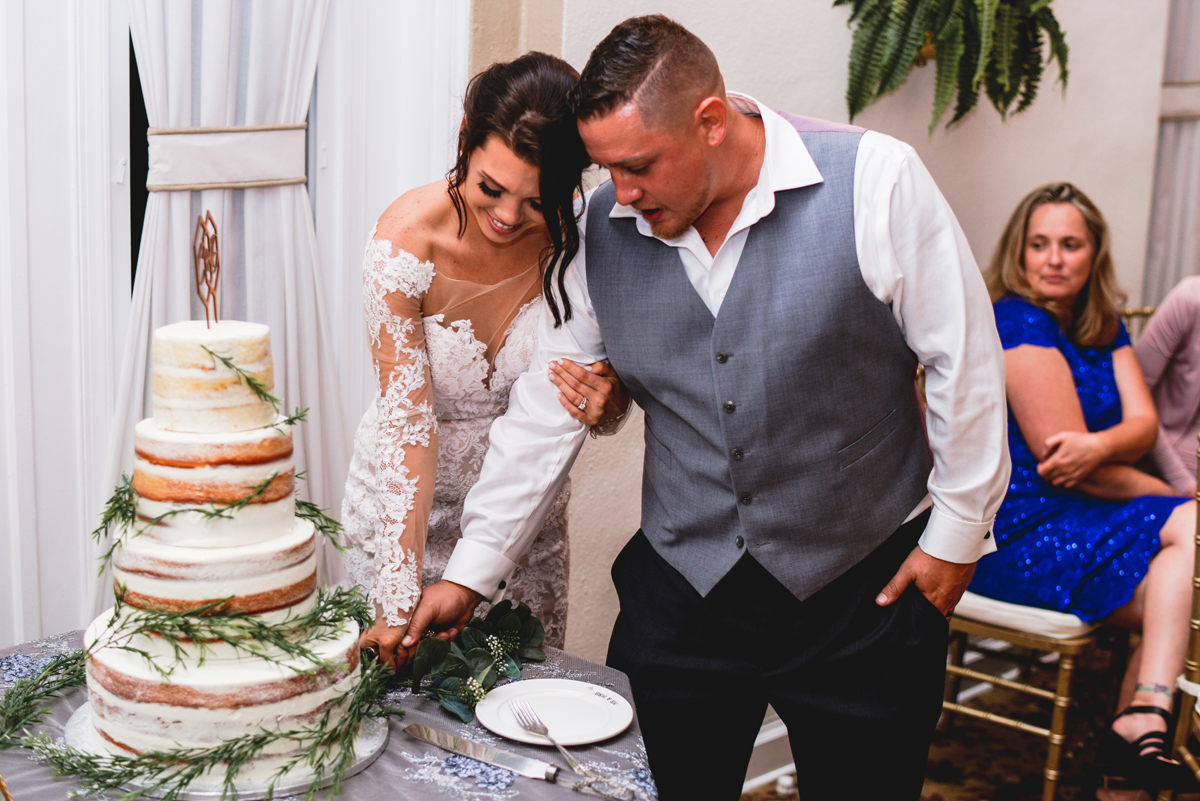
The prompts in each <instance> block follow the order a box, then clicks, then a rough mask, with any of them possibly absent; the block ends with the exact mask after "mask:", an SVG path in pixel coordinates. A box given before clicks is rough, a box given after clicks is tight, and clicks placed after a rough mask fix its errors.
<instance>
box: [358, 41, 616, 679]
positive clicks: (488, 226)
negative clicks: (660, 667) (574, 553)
mask: <svg viewBox="0 0 1200 801" xmlns="http://www.w3.org/2000/svg"><path fill="white" fill-rule="evenodd" d="M577 78H578V73H576V72H575V70H574V69H572V68H571V66H570V65H569V64H567V63H566V62H565V61H562V60H561V59H558V58H555V57H553V56H549V55H546V54H544V53H529V54H527V55H524V56H522V57H520V58H518V59H516V60H515V61H511V62H508V63H504V64H494V65H492V66H491V67H489V68H488V69H487V70H485V71H484V72H482V73H480V74H479V75H477V76H476V77H475V78H474V79H473V80H472V81H471V82H470V84H469V85H468V87H467V92H466V97H465V99H464V102H463V106H464V116H463V122H462V127H461V129H460V130H459V136H458V157H457V161H456V163H455V165H454V168H453V169H452V170H451V171H450V173H449V175H448V176H447V178H446V180H443V181H437V182H435V183H432V184H429V185H428V186H423V187H420V188H418V189H414V190H412V191H410V192H407V193H405V194H404V195H402V196H401V197H400V198H399V199H397V200H396V201H395V202H394V203H392V205H391V206H390V207H389V208H388V209H387V210H386V211H385V212H384V213H383V215H382V216H381V217H380V218H379V221H378V223H376V226H375V229H374V231H373V232H372V235H371V237H370V242H369V243H368V245H367V250H366V256H365V259H364V263H363V289H364V295H365V307H366V319H367V331H368V333H369V335H370V340H371V354H372V357H373V360H374V364H375V374H376V378H377V379H378V387H379V394H378V395H377V396H376V398H375V400H374V402H373V403H372V404H371V405H370V407H369V408H368V409H367V412H366V414H365V415H364V416H363V419H362V422H361V423H360V424H359V426H358V431H357V433H356V435H355V440H354V455H353V458H352V459H351V462H350V473H349V476H348V478H347V480H346V495H345V501H344V502H343V505H342V522H343V525H344V527H345V532H346V535H347V539H348V540H349V544H350V549H349V550H348V551H347V552H346V554H345V564H346V571H347V574H348V575H349V577H350V580H351V581H352V582H354V583H357V584H358V585H359V586H361V587H362V588H363V589H364V590H365V591H366V594H367V597H368V599H369V600H370V601H371V603H372V604H373V606H374V608H375V614H376V621H375V625H374V626H373V627H371V628H370V629H369V630H368V631H366V632H364V634H363V636H362V639H361V643H360V644H361V645H362V646H363V647H370V646H377V647H378V649H379V651H380V655H381V657H382V658H383V659H384V661H386V662H388V663H389V664H395V662H396V658H397V656H400V657H401V659H400V661H401V662H403V661H405V659H404V658H403V656H404V654H403V653H402V652H401V653H399V654H398V653H397V646H398V645H399V642H400V639H401V637H402V636H403V634H404V632H405V630H406V628H407V626H408V622H409V619H410V617H411V613H412V610H413V609H414V608H415V607H416V604H417V601H418V600H419V598H420V593H421V586H422V585H429V584H431V583H433V582H435V581H437V580H438V579H439V578H440V577H441V574H442V570H443V569H444V568H445V565H446V561H447V560H448V559H449V557H450V553H451V551H452V550H453V549H454V544H455V542H456V541H457V540H458V538H459V536H460V532H459V518H460V516H461V515H462V507H463V498H464V497H465V496H466V494H467V491H468V490H469V489H470V488H471V486H472V485H473V484H474V483H475V481H476V479H477V478H478V476H479V470H480V467H481V465H482V463H483V456H484V454H485V453H486V451H487V446H488V429H489V428H490V427H491V424H492V421H493V420H495V418H496V417H498V416H500V415H502V414H503V413H504V411H505V409H507V407H508V392H509V388H510V387H511V385H512V383H513V382H514V381H515V380H516V378H517V376H519V375H520V374H521V373H522V372H524V371H525V369H526V368H527V367H528V366H529V363H530V361H531V359H532V357H533V353H534V347H535V344H536V341H535V337H536V332H537V321H538V317H539V315H541V314H543V313H548V314H552V315H553V317H554V319H555V320H556V321H557V320H559V319H560V318H561V315H563V314H569V310H567V309H561V310H560V309H559V308H558V307H557V305H556V304H555V302H554V300H553V299H552V298H551V299H550V300H548V301H547V300H543V297H542V296H543V289H545V294H546V297H548V298H549V297H550V293H549V289H550V288H551V287H552V286H553V284H554V275H555V272H556V271H555V270H554V267H555V265H559V270H558V271H557V273H558V274H559V276H561V272H562V265H565V264H567V263H568V262H569V261H570V260H571V258H573V257H574V255H575V253H576V252H577V251H578V249H579V234H578V232H577V230H576V227H575V221H576V217H575V209H574V201H573V197H574V195H575V194H576V193H577V192H579V190H580V176H581V173H582V171H583V169H584V168H585V167H586V166H587V165H588V164H589V160H588V156H587V151H586V150H585V149H584V147H583V143H582V142H581V141H580V139H579V134H578V132H577V131H576V128H575V121H574V117H573V116H572V115H571V113H570V112H569V110H568V108H567V102H566V98H567V93H568V92H569V91H570V89H571V87H572V86H574V84H575V81H576V79H577ZM560 280H561V279H560ZM547 307H548V308H547ZM556 373H557V374H554V375H552V380H554V381H555V383H556V384H557V386H558V387H559V390H560V393H559V399H560V401H561V402H562V404H563V405H564V406H565V407H566V408H567V410H568V411H569V412H570V413H571V414H572V415H573V416H574V417H575V418H576V419H578V420H580V421H582V422H584V423H587V424H588V425H593V426H594V425H598V424H600V423H601V422H608V421H610V420H612V419H615V418H617V417H619V416H620V415H622V414H623V413H624V410H625V409H626V408H627V407H628V404H629V401H628V396H626V395H625V394H624V392H623V390H622V389H621V387H620V383H619V381H618V380H617V379H616V374H615V373H614V371H613V370H612V368H611V367H610V366H609V365H607V364H605V363H595V364H592V365H588V366H586V367H584V366H580V365H576V364H573V363H570V362H566V363H564V364H562V365H559V367H558V370H557V371H556ZM568 494H569V487H567V488H564V490H563V492H562V493H561V494H560V496H559V497H558V499H557V500H556V502H555V504H554V506H553V507H552V509H551V511H550V514H549V516H548V518H547V519H546V522H545V524H544V526H543V528H542V531H541V533H540V534H539V535H538V538H537V540H536V542H535V544H534V546H533V548H532V550H531V551H530V553H529V555H528V556H527V557H526V558H525V559H524V560H523V561H522V562H521V565H520V567H519V568H518V569H517V570H516V571H515V572H514V573H513V576H512V577H511V578H510V580H509V585H508V597H510V598H513V599H514V600H523V601H525V603H527V604H529V606H530V607H531V608H532V609H533V612H534V614H535V615H536V616H537V617H538V618H539V619H541V621H542V622H543V624H544V625H545V627H546V635H547V637H546V641H547V643H549V644H550V645H554V646H557V647H562V644H563V638H564V636H565V630H566V612H567V602H566V597H567V565H568V561H567V560H568V552H567V527H566V503H567V496H568Z"/></svg>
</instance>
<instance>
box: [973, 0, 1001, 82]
mask: <svg viewBox="0 0 1200 801" xmlns="http://www.w3.org/2000/svg"><path fill="white" fill-rule="evenodd" d="M999 7H1000V0H975V10H976V12H977V14H976V19H977V20H978V21H979V28H978V30H979V63H978V64H977V65H976V66H975V72H974V74H973V75H972V76H971V89H972V91H973V92H975V93H976V94H978V92H979V84H980V82H982V81H983V74H984V70H985V69H986V68H987V63H988V57H989V56H990V55H991V52H992V41H993V36H994V34H995V31H996V9H997V8H999Z"/></svg>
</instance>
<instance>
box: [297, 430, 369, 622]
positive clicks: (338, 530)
mask: <svg viewBox="0 0 1200 801" xmlns="http://www.w3.org/2000/svg"><path fill="white" fill-rule="evenodd" d="M305 411H307V410H305ZM295 479H296V481H308V471H307V470H301V471H300V472H299V473H297V474H296V475H295ZM296 492H297V494H299V492H300V485H299V484H297V485H296ZM296 517H299V518H301V519H303V520H307V521H309V522H310V523H312V524H313V528H315V529H316V530H317V531H318V532H319V533H320V534H321V536H323V537H324V538H325V539H327V540H329V544H330V545H332V546H333V548H334V550H336V551H337V552H338V553H345V552H346V551H348V550H349V549H350V548H349V546H348V545H344V544H343V543H342V524H341V523H339V522H338V521H336V520H334V519H333V518H332V517H330V516H329V515H328V514H327V513H326V512H325V510H324V509H322V508H321V507H320V506H317V505H316V504H315V503H313V502H312V501H305V500H301V499H300V498H299V497H297V498H296ZM366 627H367V628H370V627H371V621H369V622H368V623H367V626H366Z"/></svg>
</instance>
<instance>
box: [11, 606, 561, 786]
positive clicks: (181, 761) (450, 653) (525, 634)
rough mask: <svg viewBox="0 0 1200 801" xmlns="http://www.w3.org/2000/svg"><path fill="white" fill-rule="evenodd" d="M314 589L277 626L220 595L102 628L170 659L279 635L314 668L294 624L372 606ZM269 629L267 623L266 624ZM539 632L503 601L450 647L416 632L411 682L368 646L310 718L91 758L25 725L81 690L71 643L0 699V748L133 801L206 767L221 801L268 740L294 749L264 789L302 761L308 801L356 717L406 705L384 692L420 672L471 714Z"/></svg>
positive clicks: (257, 651) (448, 701) (390, 713)
mask: <svg viewBox="0 0 1200 801" xmlns="http://www.w3.org/2000/svg"><path fill="white" fill-rule="evenodd" d="M318 592H319V593H320V595H319V596H318V601H317V605H316V607H315V608H314V609H313V610H312V611H311V612H309V613H308V614H307V615H304V616H302V617H299V618H294V619H292V620H289V621H285V622H284V623H282V624H279V625H278V626H274V627H271V626H267V625H266V624H263V623H261V622H259V621H256V620H253V619H252V617H251V616H248V615H246V614H244V613H241V612H226V611H222V610H221V608H220V607H221V606H223V605H224V603H225V601H219V602H214V603H213V604H211V605H209V606H206V607H203V608H202V609H198V610H196V611H195V612H192V613H183V612H178V613H177V612H165V611H162V610H136V611H132V612H131V611H128V610H127V611H125V614H124V615H123V616H120V620H118V617H119V616H118V615H117V614H114V615H113V618H112V620H111V621H110V623H109V628H108V629H106V634H107V635H111V633H112V632H118V633H119V634H120V637H122V638H125V639H126V640H127V639H128V638H130V637H132V636H134V635H136V634H140V633H146V632H151V631H153V632H156V633H157V634H158V635H159V636H161V637H162V639H163V640H164V641H165V642H166V643H167V644H168V645H169V646H170V647H171V649H172V651H173V653H174V654H176V658H178V656H179V655H181V654H182V648H183V645H184V643H195V642H201V641H220V642H223V643H226V644H228V645H230V646H231V647H233V648H235V649H238V650H241V651H242V652H244V653H247V654H253V655H255V656H263V655H264V654H263V653H262V651H261V649H262V646H261V645H260V644H259V643H255V642H253V641H251V640H248V639H247V638H253V637H258V636H264V638H265V639H269V641H270V643H269V644H272V645H277V644H280V643H282V642H286V646H282V645H281V647H287V648H288V649H290V651H291V653H290V655H292V656H295V657H299V658H303V659H309V660H311V661H313V662H314V663H316V664H317V665H318V667H317V668H316V669H322V664H323V663H321V661H320V660H319V659H318V658H317V656H316V654H314V653H313V652H312V651H311V650H310V649H309V648H307V647H306V646H305V645H304V644H303V643H299V642H294V641H291V640H289V639H288V635H289V634H295V633H297V632H300V631H302V630H303V627H304V626H310V627H314V628H321V627H326V626H329V625H332V624H334V623H335V621H339V620H341V621H344V620H346V619H347V618H349V619H352V620H354V621H355V622H356V623H357V624H358V625H359V626H360V628H363V627H366V626H367V625H369V623H370V620H371V616H370V606H369V604H368V603H367V601H366V599H365V598H364V597H363V595H362V592H361V590H359V589H358V588H357V587H353V588H350V589H345V588H335V589H334V590H332V591H328V592H327V591H326V590H325V589H323V588H322V589H321V590H318ZM117 601H118V606H117V607H115V611H119V610H120V608H121V605H122V604H121V593H120V591H119V589H118V595H117ZM272 628H273V629H274V631H271V632H264V631H263V629H272ZM544 638H545V629H544V627H543V626H542V623H541V621H540V620H538V619H537V618H536V617H534V616H533V614H532V612H531V611H530V609H529V607H528V606H526V605H525V604H524V603H521V604H519V605H517V606H516V607H514V606H513V604H512V602H511V601H508V600H504V601H501V602H500V603H498V604H496V605H495V606H494V607H492V609H491V611H489V612H488V614H487V616H486V617H485V618H475V619H474V620H472V621H471V622H470V623H469V624H468V625H467V626H466V627H465V628H464V629H463V631H462V633H461V634H459V635H458V637H457V638H456V639H455V640H454V642H453V643H449V642H446V641H444V640H439V639H436V638H432V637H431V638H427V639H424V640H422V641H421V643H420V644H419V645H418V646H417V653H416V658H415V660H414V662H413V666H412V676H411V678H408V677H402V676H397V675H391V674H389V673H388V670H387V668H386V666H385V665H384V664H383V663H382V662H380V661H379V660H378V658H377V657H376V656H375V654H374V652H372V651H369V650H363V651H360V652H359V653H360V656H361V658H362V670H361V678H360V681H359V683H358V685H357V686H356V687H355V688H354V689H353V690H351V691H349V692H347V693H345V694H344V695H342V696H340V697H338V698H336V699H334V701H333V702H332V703H331V705H330V708H329V709H327V710H326V711H325V713H323V716H322V717H321V718H320V719H319V720H318V722H317V724H316V725H315V726H312V727H305V728H298V729H287V730H268V729H263V730H260V731H258V732H254V733H251V734H246V735H242V736H241V737H237V738H234V739H231V740H227V741H225V742H223V743H221V744H220V745H217V746H212V747H209V748H178V749H170V750H163V751H147V752H144V753H141V754H139V755H137V756H131V757H126V756H109V755H99V754H92V753H88V752H85V751H81V750H79V749H77V748H70V747H64V746H61V745H59V744H56V743H55V742H54V741H53V740H52V739H51V738H50V737H49V736H48V735H46V734H39V735H34V734H32V733H30V729H31V728H32V727H33V726H34V725H36V724H37V723H38V722H39V721H40V720H42V719H43V718H44V717H45V716H46V715H47V714H48V713H49V702H50V699H51V698H52V697H53V696H54V695H55V694H56V693H58V692H60V691H63V690H67V689H70V688H72V687H82V686H84V683H85V664H86V660H87V656H88V653H89V652H88V650H86V649H85V650H78V651H74V652H72V653H69V654H63V655H60V656H58V657H56V658H55V659H54V660H53V661H52V662H51V663H50V664H48V665H47V666H46V667H45V668H43V670H42V671H41V673H39V674H38V675H36V676H33V677H30V678H28V679H21V680H19V681H17V682H16V684H14V685H13V687H12V688H11V689H9V690H8V691H7V692H5V693H4V695H3V696H0V750H3V749H6V748H14V747H20V748H28V749H30V750H32V751H33V752H34V754H36V755H37V756H38V757H39V758H41V759H44V760H45V761H46V762H48V763H49V764H50V765H51V766H52V767H53V768H54V770H55V772H56V773H57V774H58V775H61V776H70V777H73V778H75V779H77V780H79V781H80V782H81V783H82V785H83V788H82V790H80V791H79V792H80V793H83V794H97V793H102V792H105V791H108V790H118V789H121V788H127V787H129V786H130V785H131V784H136V785H138V786H139V787H140V788H141V789H137V790H131V791H129V792H127V793H125V794H123V795H122V796H120V798H122V799H130V800H131V799H135V798H138V797H141V795H142V794H143V792H144V790H147V789H152V790H154V792H155V793H156V794H161V795H162V797H163V798H165V799H167V801H173V799H176V798H178V796H179V794H180V793H182V792H183V791H184V790H186V789H187V787H188V786H189V785H190V784H191V783H192V782H193V781H195V780H196V779H197V778H198V777H200V776H202V775H204V774H205V773H208V772H212V773H214V774H222V773H223V776H224V779H223V781H224V788H223V791H222V793H223V794H222V798H224V797H225V796H226V795H228V794H230V793H233V792H234V791H235V787H234V780H235V778H236V775H237V772H238V770H239V769H240V768H241V766H242V765H244V764H245V763H246V762H247V761H249V760H251V759H254V758H255V757H257V756H258V755H260V754H261V753H262V752H263V750H264V749H265V748H267V747H268V746H270V745H272V744H274V743H278V742H280V741H284V740H288V741H291V742H292V743H294V744H295V745H296V746H297V752H296V753H295V754H294V755H293V756H292V757H289V759H288V760H287V762H286V763H284V764H283V765H281V766H280V768H279V769H278V770H277V771H276V773H275V775H274V776H273V777H272V778H271V779H270V780H269V785H268V796H267V797H268V798H271V797H273V790H274V786H275V784H276V782H277V781H278V780H279V779H280V778H281V777H282V776H283V774H284V773H285V772H286V771H288V770H291V769H293V768H296V767H300V766H304V765H307V766H308V767H309V769H311V770H312V772H313V774H314V783H313V785H312V786H311V787H310V788H309V790H308V792H307V793H306V795H305V798H306V799H312V798H314V797H315V794H316V792H317V788H318V787H319V786H320V785H321V784H322V783H323V782H324V780H325V779H326V778H328V779H329V780H330V788H331V790H332V792H333V793H334V794H335V795H336V794H337V793H338V792H340V789H341V784H342V781H343V780H344V779H345V775H346V771H347V770H348V769H349V768H350V767H351V766H352V765H353V764H354V760H355V753H354V747H353V746H354V733H355V732H357V731H358V726H359V724H360V723H361V722H362V721H364V720H367V719H377V720H385V719H387V718H391V717H402V716H403V715H404V710H403V708H401V707H400V706H398V705H393V704H391V703H389V702H388V700H387V695H388V693H389V692H390V691H392V690H395V689H397V688H398V687H399V686H400V685H401V683H405V684H408V683H410V682H411V688H412V692H413V694H414V695H415V694H419V693H420V692H421V685H422V682H423V681H425V680H428V684H427V686H426V695H428V696H429V697H431V698H435V699H437V701H438V702H439V703H440V704H441V705H442V706H443V707H444V708H445V709H447V710H448V711H449V712H451V713H453V714H454V715H455V716H457V717H458V718H459V719H461V720H463V721H464V722H470V721H471V720H472V719H473V718H474V709H475V705H476V704H478V703H479V701H481V700H483V698H484V696H486V694H487V691H488V690H490V689H491V688H492V687H493V686H494V685H495V684H496V682H497V680H499V679H500V678H506V679H516V678H519V677H520V675H521V668H522V666H523V665H524V664H526V663H528V662H541V661H544V660H545V658H546V654H545V652H544V651H543V650H542V648H541V644H542V641H543V639H544ZM102 641H103V644H104V645H105V647H113V641H112V639H111V637H110V638H109V639H108V640H107V641H104V638H97V641H96V643H94V646H95V645H98V644H101V643H102ZM313 641H315V640H313V639H311V638H310V639H309V640H308V642H313ZM116 647H125V648H126V649H127V650H132V651H134V652H135V653H138V654H139V655H141V656H143V658H145V659H146V660H147V661H148V662H149V663H150V664H152V665H153V666H154V667H155V669H156V670H158V671H159V672H160V673H162V674H163V675H164V676H166V675H169V674H170V668H171V666H170V665H166V666H163V665H159V664H157V663H155V662H154V658H153V656H152V655H150V654H148V653H145V652H142V651H139V650H137V649H136V648H133V647H129V646H121V645H117V646H116ZM201 659H203V656H202V657H201ZM343 703H344V704H345V708H346V714H345V717H344V718H343V719H342V720H341V721H340V722H338V723H337V724H331V721H330V717H331V714H332V709H333V708H335V707H337V706H338V705H339V704H343Z"/></svg>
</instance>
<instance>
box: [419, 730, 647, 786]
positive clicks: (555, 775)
mask: <svg viewBox="0 0 1200 801" xmlns="http://www.w3.org/2000/svg"><path fill="white" fill-rule="evenodd" d="M404 733H405V734H408V735H410V736H412V737H416V738H417V739H418V740H424V741H425V742H427V743H430V744H431V745H436V746H437V747H438V748H444V749H445V750H447V751H450V752H452V753H455V754H461V755H462V756H465V757H470V758H471V759H478V760H479V761H480V762H486V763H487V764H489V765H495V766H496V767H498V768H504V769H505V770H511V771H512V772H513V773H516V774H517V775H519V776H525V777H527V778H530V779H541V780H542V781H546V782H558V783H559V784H561V785H563V786H564V787H569V788H571V789H572V790H574V791H575V792H577V793H583V794H585V795H592V796H596V797H598V798H607V799H610V801H631V800H632V798H633V796H634V793H633V791H632V790H629V789H626V788H622V787H619V786H616V785H613V784H611V783H610V782H608V781H605V780H592V779H585V780H583V781H579V782H573V781H570V780H569V779H567V778H566V777H565V776H564V777H562V778H563V780H562V781H559V774H560V773H561V772H562V768H560V767H558V766H557V765H552V764H550V763H549V762H543V761H542V760H540V759H533V758H532V757H526V756H521V755H520V754H514V753H513V752H512V751H505V750H504V749H502V748H496V747H494V746H490V745H487V744H486V743H477V742H475V741H474V740H468V739H467V738H465V737H459V736H458V735H457V734H451V733H450V732H448V731H442V730H441V729H435V728H433V727H432V726H426V725H425V724H423V723H412V724H410V725H408V726H405V727H404Z"/></svg>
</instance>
